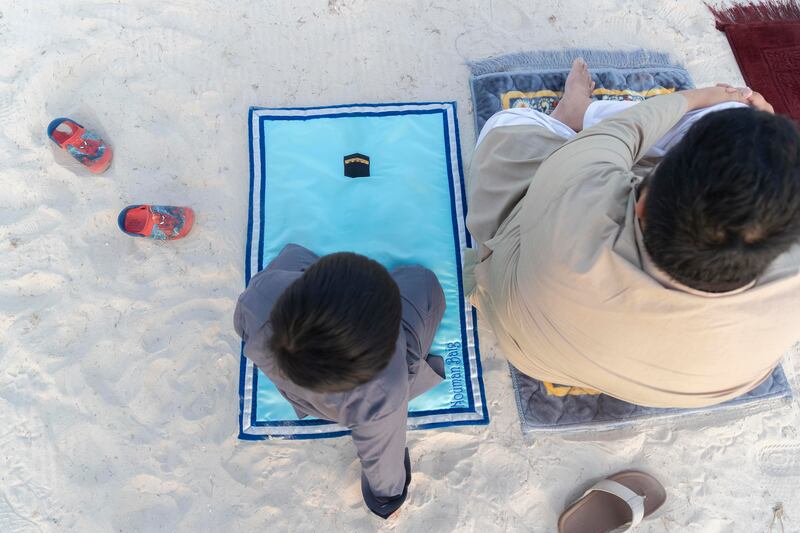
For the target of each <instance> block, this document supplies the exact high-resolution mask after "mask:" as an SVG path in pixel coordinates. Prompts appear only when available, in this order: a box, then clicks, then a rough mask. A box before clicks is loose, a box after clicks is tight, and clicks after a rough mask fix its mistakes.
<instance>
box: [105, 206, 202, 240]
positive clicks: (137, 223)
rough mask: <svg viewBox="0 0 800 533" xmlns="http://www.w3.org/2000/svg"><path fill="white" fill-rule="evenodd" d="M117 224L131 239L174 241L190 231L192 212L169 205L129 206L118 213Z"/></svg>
mask: <svg viewBox="0 0 800 533" xmlns="http://www.w3.org/2000/svg"><path fill="white" fill-rule="evenodd" d="M117 222H118V224H119V229H121V230H122V231H123V232H124V233H127V234H128V235H131V236H133V237H148V238H150V239H156V240H160V241H174V240H175V239H181V238H183V237H185V236H186V234H188V233H189V231H190V230H191V229H192V225H193V224H194V211H193V210H192V209H191V208H190V207H175V206H171V205H129V206H128V207H126V208H125V209H123V210H122V211H121V212H120V214H119V218H118V219H117Z"/></svg>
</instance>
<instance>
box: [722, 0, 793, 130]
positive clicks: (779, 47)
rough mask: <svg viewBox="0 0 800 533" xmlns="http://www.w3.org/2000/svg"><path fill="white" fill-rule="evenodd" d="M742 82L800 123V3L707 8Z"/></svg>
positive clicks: (778, 2)
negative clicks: (733, 56)
mask: <svg viewBox="0 0 800 533" xmlns="http://www.w3.org/2000/svg"><path fill="white" fill-rule="evenodd" d="M710 9H711V11H712V13H714V17H715V18H716V22H717V24H716V25H717V29H718V30H720V31H723V32H725V35H726V36H727V37H728V42H729V43H730V45H731V48H733V54H734V55H735V56H736V62H737V63H739V68H740V69H741V71H742V75H743V76H744V79H745V82H746V83H747V85H748V86H750V87H751V88H752V89H753V90H755V91H758V92H760V93H761V94H762V95H764V98H766V100H767V101H768V102H769V103H771V104H772V105H773V106H774V107H775V112H776V113H781V114H784V115H789V116H790V117H792V118H793V119H794V120H795V121H798V122H800V5H798V3H797V1H796V0H783V1H768V2H759V3H750V4H741V5H736V6H733V7H730V8H726V9H716V8H713V7H711V8H710Z"/></svg>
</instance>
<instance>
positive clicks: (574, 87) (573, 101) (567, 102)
mask: <svg viewBox="0 0 800 533" xmlns="http://www.w3.org/2000/svg"><path fill="white" fill-rule="evenodd" d="M593 90H594V82H593V81H592V76H591V75H590V74H589V65H587V64H586V61H584V60H583V58H580V57H579V58H578V59H576V60H575V61H573V62H572V70H570V71H569V75H568V76H567V83H566V85H565V86H564V96H562V97H561V100H560V101H559V102H558V105H557V106H556V108H555V109H554V110H553V112H552V113H551V115H550V116H552V117H553V118H555V119H557V120H559V121H560V122H562V123H564V124H566V125H567V126H569V127H570V128H572V129H573V130H575V131H576V132H578V131H581V130H582V129H583V116H584V115H585V114H586V109H587V108H588V107H589V104H591V103H592V91H593Z"/></svg>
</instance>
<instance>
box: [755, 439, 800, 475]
mask: <svg viewBox="0 0 800 533" xmlns="http://www.w3.org/2000/svg"><path fill="white" fill-rule="evenodd" d="M758 466H759V467H760V468H761V470H762V471H763V472H764V473H765V474H769V475H771V476H780V477H786V476H800V443H796V442H795V443H784V444H768V445H766V446H764V447H762V448H761V450H760V451H759V452H758Z"/></svg>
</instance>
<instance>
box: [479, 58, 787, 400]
mask: <svg viewBox="0 0 800 533" xmlns="http://www.w3.org/2000/svg"><path fill="white" fill-rule="evenodd" d="M592 88H593V83H592V82H591V77H590V76H589V72H588V68H587V66H586V64H585V62H583V61H582V60H578V61H576V62H575V64H574V65H573V69H572V71H571V73H570V75H569V77H568V79H567V86H566V91H565V95H564V98H563V99H562V101H561V102H560V103H559V105H558V107H557V108H556V110H555V112H554V113H553V115H552V116H551V117H546V116H544V115H541V114H537V113H535V112H533V111H529V112H527V114H526V113H519V112H517V113H513V112H502V113H501V114H498V115H496V118H493V119H491V120H490V122H491V121H494V122H493V124H489V123H487V126H486V127H484V132H483V133H482V134H481V138H480V144H479V146H478V148H477V149H476V152H475V156H474V159H473V163H472V168H471V182H470V183H471V192H470V196H471V198H470V201H471V205H470V207H471V210H470V214H469V217H468V220H467V225H468V227H469V229H470V231H471V233H472V234H473V235H474V237H475V239H476V240H477V241H478V242H479V243H480V244H481V258H482V261H481V263H480V264H479V265H477V267H476V270H475V274H476V281H477V288H476V290H475V292H474V293H473V295H472V298H473V303H474V304H475V305H476V306H477V307H478V308H479V309H480V311H481V312H482V314H483V316H484V317H485V318H487V319H488V320H489V322H490V323H491V325H492V327H493V329H494V331H495V333H496V334H497V337H498V340H499V343H500V346H501V348H502V351H503V352H504V354H505V355H506V356H507V357H508V359H509V360H510V361H511V363H512V364H514V365H515V366H516V367H517V368H518V369H519V370H520V371H522V372H524V373H525V374H528V375H530V376H532V377H534V378H537V379H540V380H543V381H547V382H554V383H558V384H563V385H572V386H579V387H583V388H590V389H595V390H598V391H600V392H603V393H606V394H609V395H611V396H615V397H617V398H620V399H622V400H625V401H628V402H632V403H636V404H640V405H647V406H655V407H698V406H705V405H711V404H715V403H720V402H723V401H726V400H729V399H731V398H734V397H736V396H739V395H741V394H743V393H745V392H747V391H749V390H751V389H752V388H754V387H755V386H757V385H758V384H759V383H761V382H762V381H763V380H764V379H765V378H766V377H768V376H769V375H770V373H771V372H772V370H773V369H774V367H775V365H776V364H777V363H778V361H779V359H780V357H781V355H782V354H783V353H784V352H785V351H786V350H787V349H788V348H789V347H790V346H791V345H792V344H793V343H794V342H795V341H796V340H797V339H798V337H800V331H799V330H798V324H800V305H798V296H800V275H798V267H799V266H800V247H799V246H798V241H800V134H799V133H798V130H797V128H796V126H795V125H794V124H793V123H791V122H790V121H789V120H788V119H785V118H783V117H778V116H775V115H773V114H771V106H769V104H768V103H766V102H765V101H764V100H763V98H761V96H760V95H758V94H757V93H753V92H752V91H749V90H747V91H744V90H736V89H733V88H730V87H728V86H718V87H711V88H706V89H695V90H689V91H682V92H680V93H677V94H670V95H664V96H657V97H654V98H652V99H650V100H648V101H646V102H643V103H640V104H636V105H633V106H630V105H628V107H627V109H625V110H624V111H622V112H619V113H617V114H613V115H612V116H611V117H609V118H606V119H605V120H602V121H600V122H599V123H597V124H595V125H593V126H591V127H586V128H584V126H585V125H588V124H585V121H586V119H587V118H590V117H595V116H596V115H597V114H598V113H597V112H596V110H595V109H594V108H598V109H601V108H602V107H603V106H607V105H608V103H603V102H598V103H592V102H591V99H590V95H591V90H592ZM731 102H738V103H740V104H748V105H750V106H752V107H750V108H742V109H724V110H719V111H717V109H720V108H719V107H714V106H718V105H719V104H725V103H731ZM740 107H743V106H740ZM709 108H711V109H710V110H712V111H714V112H710V113H708V112H706V113H705V115H704V116H702V117H701V118H699V119H698V118H697V116H696V115H695V116H689V119H691V120H689V121H688V122H692V121H694V120H696V122H695V123H694V125H692V126H691V128H688V125H690V124H688V123H687V118H685V115H686V114H687V112H696V111H698V110H706V111H708V110H709ZM523 115H525V116H523ZM589 122H590V123H591V122H592V121H591V120H589ZM487 128H489V129H488V130H487ZM686 129H688V133H686V136H685V137H682V135H683V133H684V132H685V131H686ZM581 130H582V131H581ZM578 131H580V133H577V132H578ZM681 137H682V138H681ZM664 153H665V154H666V155H664V157H663V159H662V160H661V164H660V165H658V166H655V161H654V160H653V159H645V155H649V156H654V155H655V156H659V155H663V154H664Z"/></svg>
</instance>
